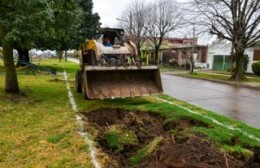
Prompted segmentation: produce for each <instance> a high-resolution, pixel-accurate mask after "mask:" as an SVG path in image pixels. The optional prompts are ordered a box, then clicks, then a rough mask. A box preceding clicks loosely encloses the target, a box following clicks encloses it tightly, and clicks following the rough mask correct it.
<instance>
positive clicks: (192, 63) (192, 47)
mask: <svg viewBox="0 0 260 168" xmlns="http://www.w3.org/2000/svg"><path fill="white" fill-rule="evenodd" d="M193 40H194V42H195V26H193ZM194 47H195V43H193V44H192V46H191V66H190V70H191V74H193V70H194V57H193V54H194Z"/></svg>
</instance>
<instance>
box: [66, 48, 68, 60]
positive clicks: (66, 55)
mask: <svg viewBox="0 0 260 168" xmlns="http://www.w3.org/2000/svg"><path fill="white" fill-rule="evenodd" d="M67 58H68V53H67V50H65V62H67Z"/></svg>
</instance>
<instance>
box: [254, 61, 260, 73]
mask: <svg viewBox="0 0 260 168" xmlns="http://www.w3.org/2000/svg"><path fill="white" fill-rule="evenodd" d="M252 70H253V72H254V73H255V74H256V75H260V61H258V62H254V63H253V64H252Z"/></svg>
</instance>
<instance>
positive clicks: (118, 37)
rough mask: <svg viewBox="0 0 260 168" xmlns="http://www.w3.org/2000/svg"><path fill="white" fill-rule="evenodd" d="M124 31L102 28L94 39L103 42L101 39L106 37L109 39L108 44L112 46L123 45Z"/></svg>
mask: <svg viewBox="0 0 260 168" xmlns="http://www.w3.org/2000/svg"><path fill="white" fill-rule="evenodd" d="M124 34H125V32H124V30H123V29H112V28H104V29H101V30H99V31H98V32H97V34H96V36H95V39H96V40H97V41H99V42H102V41H103V38H104V37H106V38H108V39H110V43H111V44H112V46H113V45H120V46H123V45H124V39H123V37H124Z"/></svg>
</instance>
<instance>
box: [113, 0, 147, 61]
mask: <svg viewBox="0 0 260 168" xmlns="http://www.w3.org/2000/svg"><path fill="white" fill-rule="evenodd" d="M145 18H146V4H145V1H143V0H133V1H132V2H131V3H130V5H129V6H127V8H126V9H125V10H124V11H123V13H122V16H121V18H120V19H118V20H119V21H120V26H121V27H122V28H124V29H125V30H126V31H127V32H128V35H129V38H130V40H132V41H133V42H134V43H135V44H136V47H137V50H138V55H139V56H140V55H141V46H142V44H143V42H144V40H145V38H144V37H145V35H146V31H145V29H144V25H145V22H146V20H145Z"/></svg>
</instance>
